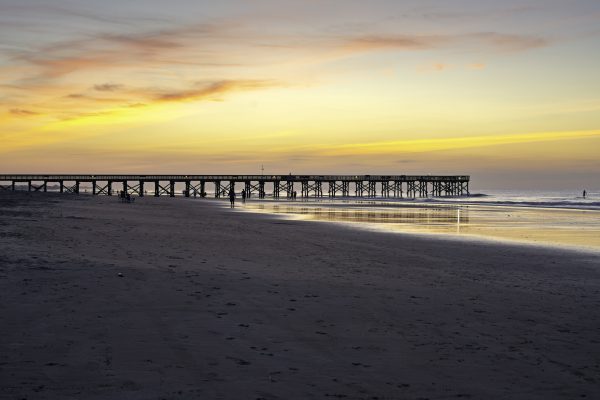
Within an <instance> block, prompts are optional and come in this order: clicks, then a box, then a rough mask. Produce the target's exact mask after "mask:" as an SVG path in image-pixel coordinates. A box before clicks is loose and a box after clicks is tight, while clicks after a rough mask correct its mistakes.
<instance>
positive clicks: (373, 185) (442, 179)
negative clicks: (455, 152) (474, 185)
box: [0, 174, 470, 198]
mask: <svg viewBox="0 0 600 400" xmlns="http://www.w3.org/2000/svg"><path fill="white" fill-rule="evenodd" d="M469 179H470V177H469V176H468V175H452V176H446V175H438V176H430V175H291V174H290V175H41V174H40V175H24V174H17V175H0V190H16V189H17V188H18V189H21V190H23V189H24V186H26V188H27V190H28V191H43V192H46V191H48V188H49V185H53V187H57V191H59V192H60V193H76V194H78V193H80V192H81V189H82V184H86V186H88V187H89V188H90V189H91V194H93V195H107V196H112V195H114V194H117V193H118V192H120V191H124V192H126V193H129V194H133V195H138V196H140V197H141V196H145V195H149V194H148V193H151V194H150V195H153V196H171V197H174V196H175V194H176V190H175V186H176V185H178V186H179V187H182V188H183V189H181V190H179V191H178V192H177V193H178V194H179V193H180V194H181V195H184V196H186V197H190V196H192V197H206V196H207V195H208V194H207V190H208V189H209V186H210V187H211V188H213V196H214V197H216V198H219V197H226V196H227V194H228V193H229V190H230V189H233V190H234V191H236V193H237V194H239V193H240V192H241V190H245V191H246V195H247V196H248V197H252V196H257V197H258V198H265V197H267V195H270V196H272V197H273V198H280V197H287V198H291V197H293V196H294V194H299V196H300V197H304V198H307V197H332V198H333V197H350V196H353V197H369V198H373V197H387V198H404V197H406V198H416V197H442V196H466V195H467V196H468V195H469ZM85 190H86V191H87V188H86V189H85Z"/></svg>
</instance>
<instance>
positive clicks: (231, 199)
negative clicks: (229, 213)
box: [229, 189, 235, 208]
mask: <svg viewBox="0 0 600 400" xmlns="http://www.w3.org/2000/svg"><path fill="white" fill-rule="evenodd" d="M229 202H230V203H231V208H233V207H235V192H234V191H233V189H229Z"/></svg>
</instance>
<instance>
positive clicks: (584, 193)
mask: <svg viewBox="0 0 600 400" xmlns="http://www.w3.org/2000/svg"><path fill="white" fill-rule="evenodd" d="M586 194H587V192H586V191H585V190H584V191H583V198H584V199H585V195H586Z"/></svg>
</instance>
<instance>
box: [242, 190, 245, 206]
mask: <svg viewBox="0 0 600 400" xmlns="http://www.w3.org/2000/svg"><path fill="white" fill-rule="evenodd" d="M245 202H246V190H242V203H245Z"/></svg>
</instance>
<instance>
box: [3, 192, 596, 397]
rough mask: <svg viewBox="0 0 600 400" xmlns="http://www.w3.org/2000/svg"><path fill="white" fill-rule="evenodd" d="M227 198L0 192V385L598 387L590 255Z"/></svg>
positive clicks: (260, 392) (185, 391)
mask: <svg viewBox="0 0 600 400" xmlns="http://www.w3.org/2000/svg"><path fill="white" fill-rule="evenodd" d="M224 206H225V204H224V203H221V202H215V201H208V200H195V201H194V200H184V199H169V198H159V199H155V198H145V199H139V200H138V201H136V202H135V203H134V204H121V203H119V202H118V201H117V199H116V198H108V197H91V196H79V197H77V196H72V195H56V194H41V193H40V194H27V193H3V194H0V336H1V338H2V339H1V344H0V398H2V399H13V398H14V399H24V398H26V399H163V398H165V399H323V398H347V399H449V398H473V399H575V398H584V397H587V398H589V399H597V398H600V378H599V377H600V256H599V255H598V254H592V253H575V252H567V251H564V250H553V249H549V248H535V247H526V246H507V245H502V244H490V243H487V244H486V243H475V242H459V241H452V240H437V239H432V238H420V237H414V236H410V235H402V234H390V233H378V232H365V231H361V230H358V229H351V228H345V227H341V226H338V225H334V224H327V223H319V222H309V221H285V220H281V219H276V218H272V217H268V216H264V215H256V214H251V213H246V212H239V211H231V210H229V209H228V208H226V207H224ZM119 274H122V276H119Z"/></svg>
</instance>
